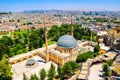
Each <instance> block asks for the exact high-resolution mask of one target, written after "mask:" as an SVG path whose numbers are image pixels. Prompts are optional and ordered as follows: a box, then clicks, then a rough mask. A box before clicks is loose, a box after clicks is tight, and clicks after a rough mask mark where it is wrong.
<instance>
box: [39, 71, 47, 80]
mask: <svg viewBox="0 0 120 80" xmlns="http://www.w3.org/2000/svg"><path fill="white" fill-rule="evenodd" d="M46 76H47V74H46V71H45V69H41V70H40V80H45V78H46Z"/></svg>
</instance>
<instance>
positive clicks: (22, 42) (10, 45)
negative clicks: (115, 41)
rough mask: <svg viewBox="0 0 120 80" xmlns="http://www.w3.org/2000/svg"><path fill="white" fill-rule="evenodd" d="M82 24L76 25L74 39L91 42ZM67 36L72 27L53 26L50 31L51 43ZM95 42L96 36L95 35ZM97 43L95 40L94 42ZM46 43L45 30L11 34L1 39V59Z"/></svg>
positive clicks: (63, 25) (18, 31) (87, 30)
mask: <svg viewBox="0 0 120 80" xmlns="http://www.w3.org/2000/svg"><path fill="white" fill-rule="evenodd" d="M81 26H82V25H81V24H74V25H73V27H74V37H75V38H76V39H79V40H82V39H84V40H90V30H89V29H84V28H82V27H81ZM65 34H69V35H70V34H71V25H70V24H62V25H61V26H60V27H59V26H56V25H54V26H52V27H51V29H50V30H48V39H49V41H55V42H56V41H57V40H58V39H59V37H60V36H62V35H65ZM93 37H94V38H93V40H94V39H95V34H94V33H93ZM94 41H95V40H94ZM44 43H45V41H44V29H43V28H40V29H34V28H31V29H29V30H24V31H20V30H17V31H15V32H11V35H10V36H3V37H2V38H1V39H0V59H1V58H2V55H4V54H7V55H8V56H14V55H17V54H21V53H26V52H27V51H31V50H34V49H37V48H40V47H42V46H43V44H44Z"/></svg>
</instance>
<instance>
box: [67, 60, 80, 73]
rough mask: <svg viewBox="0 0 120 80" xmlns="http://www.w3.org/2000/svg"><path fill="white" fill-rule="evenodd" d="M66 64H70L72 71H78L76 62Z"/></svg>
mask: <svg viewBox="0 0 120 80" xmlns="http://www.w3.org/2000/svg"><path fill="white" fill-rule="evenodd" d="M66 64H69V65H70V66H71V68H72V71H75V70H76V69H78V64H77V63H76V62H75V61H68V62H66Z"/></svg>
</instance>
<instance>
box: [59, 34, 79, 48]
mask: <svg viewBox="0 0 120 80" xmlns="http://www.w3.org/2000/svg"><path fill="white" fill-rule="evenodd" d="M57 45H58V46H60V47H63V48H74V47H76V46H77V41H76V40H75V38H74V37H72V36H70V35H64V36H62V37H60V38H59V39H58V41H57Z"/></svg>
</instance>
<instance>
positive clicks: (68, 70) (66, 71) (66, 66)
mask: <svg viewBox="0 0 120 80" xmlns="http://www.w3.org/2000/svg"><path fill="white" fill-rule="evenodd" d="M63 72H64V75H67V76H68V75H70V74H71V73H72V67H71V65H70V64H68V63H66V64H64V66H63Z"/></svg>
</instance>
